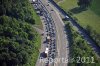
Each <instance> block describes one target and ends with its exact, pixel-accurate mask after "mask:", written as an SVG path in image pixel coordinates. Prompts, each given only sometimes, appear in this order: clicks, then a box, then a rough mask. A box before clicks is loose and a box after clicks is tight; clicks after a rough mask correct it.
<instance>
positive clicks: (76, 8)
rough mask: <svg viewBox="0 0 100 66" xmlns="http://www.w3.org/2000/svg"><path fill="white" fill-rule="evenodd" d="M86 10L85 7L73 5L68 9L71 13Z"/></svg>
mask: <svg viewBox="0 0 100 66" xmlns="http://www.w3.org/2000/svg"><path fill="white" fill-rule="evenodd" d="M86 10H87V8H80V7H75V8H73V9H71V10H69V11H70V12H71V13H73V14H78V13H81V12H83V11H86Z"/></svg>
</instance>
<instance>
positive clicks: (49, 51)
mask: <svg viewBox="0 0 100 66" xmlns="http://www.w3.org/2000/svg"><path fill="white" fill-rule="evenodd" d="M33 6H34V9H35V10H36V11H37V13H38V14H39V15H42V16H43V17H44V18H43V20H44V21H43V25H44V26H45V27H44V33H43V35H45V41H44V43H45V46H46V47H45V51H44V52H42V53H41V55H40V56H42V58H46V59H48V60H49V59H50V58H52V59H54V58H55V56H56V50H57V49H56V29H55V28H56V27H55V24H54V21H53V19H52V17H51V16H50V13H49V12H48V10H47V9H46V8H45V6H44V5H43V4H42V2H41V1H40V0H33ZM52 64H53V63H52ZM45 66H49V61H47V62H46V64H45Z"/></svg>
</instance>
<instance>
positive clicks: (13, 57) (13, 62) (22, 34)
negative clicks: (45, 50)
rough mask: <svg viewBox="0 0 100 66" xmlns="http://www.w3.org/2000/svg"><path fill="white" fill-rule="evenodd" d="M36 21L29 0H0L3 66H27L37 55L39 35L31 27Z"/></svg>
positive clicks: (0, 42)
mask: <svg viewBox="0 0 100 66" xmlns="http://www.w3.org/2000/svg"><path fill="white" fill-rule="evenodd" d="M34 19H35V18H34V14H33V10H32V7H31V4H30V3H29V1H28V0H0V65H1V66H25V64H27V63H28V62H30V60H31V59H32V58H31V56H32V55H33V56H35V55H37V53H38V49H39V47H38V45H39V44H37V43H36V42H38V41H37V37H38V34H37V32H36V31H35V30H34V29H33V28H32V26H31V25H33V24H35V20H34ZM36 52H37V53H36ZM34 58H35V57H34ZM34 64H35V63H34ZM30 66H31V65H30ZM32 66H33V65H32Z"/></svg>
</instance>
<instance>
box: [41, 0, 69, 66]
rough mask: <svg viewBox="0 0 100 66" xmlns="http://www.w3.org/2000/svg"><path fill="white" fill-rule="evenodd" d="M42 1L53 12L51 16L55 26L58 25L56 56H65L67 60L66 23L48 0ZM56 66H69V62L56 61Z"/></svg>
mask: <svg viewBox="0 0 100 66" xmlns="http://www.w3.org/2000/svg"><path fill="white" fill-rule="evenodd" d="M42 3H43V4H44V5H45V7H46V8H47V10H48V11H49V13H51V16H52V18H53V20H54V23H55V26H56V31H57V33H56V34H57V52H58V54H57V57H56V58H65V59H66V60H67V59H68V54H69V49H68V48H66V47H68V42H67V39H66V34H65V32H64V23H63V21H62V19H61V18H60V15H59V14H58V13H57V11H56V10H54V8H52V7H51V6H50V5H48V4H49V3H48V1H47V0H42ZM55 66H67V63H65V62H62V60H60V62H58V63H55Z"/></svg>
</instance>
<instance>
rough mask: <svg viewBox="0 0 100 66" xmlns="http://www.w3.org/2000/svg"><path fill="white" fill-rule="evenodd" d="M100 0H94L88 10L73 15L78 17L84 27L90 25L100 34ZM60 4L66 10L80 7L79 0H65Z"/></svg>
mask: <svg viewBox="0 0 100 66" xmlns="http://www.w3.org/2000/svg"><path fill="white" fill-rule="evenodd" d="M99 3H100V0H93V2H92V5H91V6H90V8H89V9H88V10H85V11H82V12H78V11H77V13H74V14H73V16H74V17H76V18H77V19H78V23H79V24H80V25H81V26H82V27H86V26H87V25H88V26H90V27H91V28H92V29H93V30H95V31H96V32H97V33H99V34H100V28H99V26H100V9H99ZM59 6H60V7H61V8H63V9H64V10H65V11H66V12H68V11H70V10H73V9H75V8H77V7H78V5H77V0H63V2H61V3H59Z"/></svg>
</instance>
